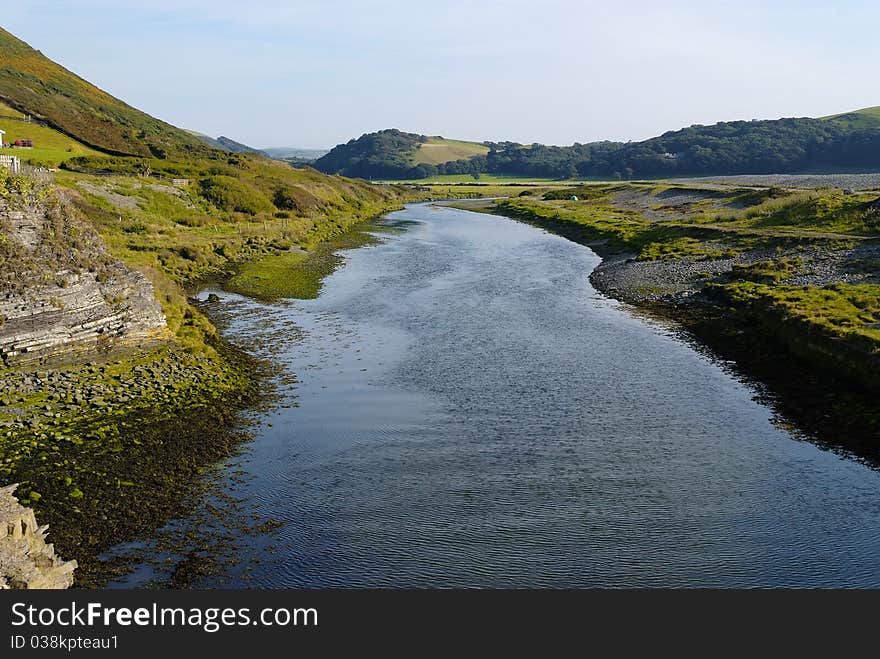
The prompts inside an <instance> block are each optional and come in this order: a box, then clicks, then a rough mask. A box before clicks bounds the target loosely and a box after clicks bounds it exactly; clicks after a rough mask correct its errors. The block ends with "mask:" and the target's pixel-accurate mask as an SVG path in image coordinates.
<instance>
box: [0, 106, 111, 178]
mask: <svg viewBox="0 0 880 659" xmlns="http://www.w3.org/2000/svg"><path fill="white" fill-rule="evenodd" d="M16 116H18V117H20V116H22V114H21V113H20V112H18V111H16V110H13V109H12V108H10V107H9V106H8V105H5V104H3V103H0V130H5V131H6V134H5V135H4V136H3V138H4V141H6V142H9V143H12V142H14V141H15V140H25V139H29V140H33V142H34V145H35V146H34V148H33V149H0V153H2V154H8V155H12V156H18V157H19V158H20V159H21V160H22V161H23V162H26V163H27V162H29V163H31V164H40V165H46V166H49V167H57V166H58V165H59V164H61V163H62V162H64V161H66V160H69V159H70V158H73V157H75V156H94V155H101V153H100V152H99V151H96V150H95V149H92V148H90V147H88V146H86V145H85V144H82V143H80V142H77V141H76V140H74V139H73V138H70V137H68V136H67V135H65V134H64V133H60V132H58V131H57V130H53V129H52V128H48V127H45V126H40V125H37V124H35V123H26V122H24V121H16V120H15V119H13V118H10V117H16Z"/></svg>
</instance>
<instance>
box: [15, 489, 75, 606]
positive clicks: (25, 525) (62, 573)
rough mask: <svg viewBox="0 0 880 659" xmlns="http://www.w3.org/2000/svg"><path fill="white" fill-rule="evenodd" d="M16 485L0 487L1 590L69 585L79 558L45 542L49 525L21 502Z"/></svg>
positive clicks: (71, 583)
mask: <svg viewBox="0 0 880 659" xmlns="http://www.w3.org/2000/svg"><path fill="white" fill-rule="evenodd" d="M16 487H17V485H10V486H8V487H3V488H0V590H7V589H11V588H26V589H37V588H70V587H71V586H72V585H73V571H74V570H75V569H76V561H64V560H62V559H61V558H60V557H59V556H56V555H55V548H54V547H53V546H52V545H51V544H47V543H46V530H47V528H48V527H46V526H38V525H37V520H36V518H35V517H34V511H33V510H31V509H30V508H25V507H24V506H22V505H20V504H19V503H18V499H16V498H15V497H14V496H13V495H12V493H13V492H14V491H15V488H16Z"/></svg>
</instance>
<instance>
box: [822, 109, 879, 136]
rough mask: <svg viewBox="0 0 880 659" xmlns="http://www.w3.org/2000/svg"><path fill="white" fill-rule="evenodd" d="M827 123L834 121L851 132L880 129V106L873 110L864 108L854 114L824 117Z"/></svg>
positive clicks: (845, 113)
mask: <svg viewBox="0 0 880 659" xmlns="http://www.w3.org/2000/svg"><path fill="white" fill-rule="evenodd" d="M822 119H825V120H826V121H832V122H834V123H836V124H840V125H841V126H844V127H846V128H848V129H849V130H862V129H869V128H877V127H880V105H878V106H876V107H873V108H863V109H861V110H855V111H853V112H844V113H841V114H834V115H831V116H830V117H822Z"/></svg>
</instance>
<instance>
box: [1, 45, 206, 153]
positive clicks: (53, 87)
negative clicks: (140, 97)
mask: <svg viewBox="0 0 880 659" xmlns="http://www.w3.org/2000/svg"><path fill="white" fill-rule="evenodd" d="M0 100H3V101H4V102H5V103H7V104H8V105H10V106H11V107H13V108H15V109H16V110H19V111H21V112H25V113H27V114H30V115H32V116H33V117H34V118H36V119H39V120H40V121H43V122H45V123H46V124H47V125H49V126H50V127H51V128H54V129H56V130H58V131H60V132H62V133H65V134H66V135H69V136H72V137H74V138H76V139H77V140H78V141H79V142H81V143H83V144H85V145H87V146H90V147H93V148H96V149H99V150H101V151H105V152H108V153H112V154H116V155H132V156H153V157H157V158H164V157H176V156H185V155H190V154H196V155H199V154H201V155H204V154H207V153H209V152H210V147H209V146H208V145H206V144H204V143H203V142H202V141H201V140H199V139H198V138H196V137H194V136H192V135H190V134H189V133H187V132H186V131H184V130H181V129H179V128H175V127H174V126H172V125H171V124H167V123H165V122H164V121H160V120H159V119H155V118H153V117H151V116H149V115H148V114H145V113H143V112H141V111H140V110H137V109H135V108H133V107H131V106H130V105H127V104H126V103H123V102H122V101H120V100H118V99H116V98H114V97H112V96H110V95H109V94H107V93H106V92H104V91H102V90H100V89H98V88H97V87H95V86H94V85H92V84H91V83H89V82H87V81H86V80H83V79H82V78H80V77H79V76H77V75H75V74H74V73H71V72H70V71H68V70H67V69H65V68H64V67H62V66H59V65H58V64H56V63H55V62H53V61H52V60H50V59H48V58H46V57H45V56H44V55H43V54H42V53H40V52H39V51H38V50H34V49H33V48H31V47H30V46H28V45H27V44H26V43H25V42H23V41H21V40H20V39H17V38H16V37H14V36H13V35H11V34H10V33H9V32H7V31H5V30H3V29H2V28H0Z"/></svg>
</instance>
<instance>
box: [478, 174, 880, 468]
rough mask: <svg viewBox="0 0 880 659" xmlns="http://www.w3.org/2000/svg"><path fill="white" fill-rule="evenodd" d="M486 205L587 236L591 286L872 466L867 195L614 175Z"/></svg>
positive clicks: (872, 220)
mask: <svg viewBox="0 0 880 659" xmlns="http://www.w3.org/2000/svg"><path fill="white" fill-rule="evenodd" d="M575 197H576V199H575ZM490 210H491V211H492V212H495V213H498V214H502V215H505V216H508V217H512V218H515V219H518V220H520V221H524V222H528V223H530V224H533V225H535V226H540V227H542V228H545V229H548V230H550V231H553V232H555V233H558V234H560V235H563V236H565V237H567V238H569V239H571V240H574V241H576V242H580V243H582V244H585V245H589V246H590V247H591V248H592V249H594V250H595V251H596V252H597V253H598V254H600V255H601V256H603V257H604V259H605V260H604V261H603V263H602V264H601V265H600V266H599V267H598V268H597V269H596V270H595V271H594V272H593V273H592V274H591V277H590V279H591V281H592V283H593V284H594V286H595V287H596V288H597V289H599V290H601V291H603V292H605V293H607V294H609V295H612V296H614V297H617V298H619V299H622V300H624V301H627V302H630V303H633V304H636V305H638V306H640V307H642V308H645V309H647V310H650V311H651V312H652V313H657V314H660V315H662V316H666V317H670V318H673V319H675V320H677V321H678V322H679V323H680V324H681V326H683V327H684V328H685V330H686V331H687V332H689V333H690V334H691V335H692V336H694V337H695V338H696V339H697V340H698V341H699V342H700V343H701V344H703V345H707V346H709V347H710V348H711V349H712V350H713V351H714V352H715V353H716V354H718V355H720V356H721V357H722V358H724V359H729V360H734V361H735V362H736V364H737V368H738V369H739V370H740V371H741V372H742V373H744V374H745V375H746V376H750V377H752V378H754V380H755V381H756V383H757V386H758V387H759V389H760V391H761V392H762V395H763V396H766V397H767V399H768V401H769V402H772V403H773V404H774V406H775V407H776V409H777V410H779V411H780V412H781V413H782V414H783V415H784V416H786V417H787V418H790V419H792V420H794V421H795V422H796V423H797V425H798V427H800V428H802V429H804V430H806V431H807V432H808V433H810V435H811V436H813V437H814V438H817V439H818V441H820V442H824V443H826V444H828V445H829V446H831V447H838V446H842V447H845V448H847V449H849V450H852V451H854V452H855V453H857V454H859V455H861V456H863V457H866V458H869V459H870V460H872V461H876V462H880V410H878V408H877V406H876V403H875V401H876V393H877V392H878V391H880V379H878V375H877V374H878V373H880V241H878V236H880V209H878V205H877V201H876V195H864V194H844V193H843V192H841V191H837V190H811V191H806V192H805V191H803V190H785V189H778V188H772V189H771V188H757V189H756V188H748V189H743V188H737V187H732V186H731V187H725V188H720V189H719V188H718V187H715V186H713V187H710V188H708V189H706V188H699V187H689V186H683V185H670V184H658V183H650V184H616V185H595V186H579V187H577V188H572V189H569V190H564V191H551V192H549V193H546V194H545V195H543V196H542V197H541V198H538V199H535V198H526V199H522V198H517V199H506V200H500V201H497V202H495V203H494V204H493V205H492V207H491V209H490Z"/></svg>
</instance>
